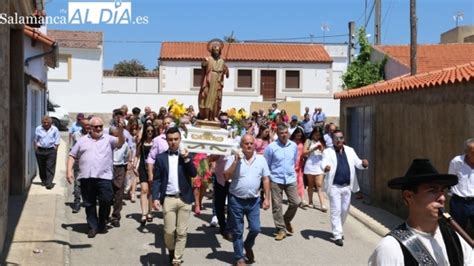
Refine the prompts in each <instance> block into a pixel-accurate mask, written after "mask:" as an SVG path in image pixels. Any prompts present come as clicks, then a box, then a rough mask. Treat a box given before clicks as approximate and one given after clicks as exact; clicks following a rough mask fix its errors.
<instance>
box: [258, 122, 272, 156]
mask: <svg viewBox="0 0 474 266" xmlns="http://www.w3.org/2000/svg"><path fill="white" fill-rule="evenodd" d="M270 142H272V139H271V137H270V128H269V127H268V126H267V125H260V127H259V128H258V135H257V137H256V138H255V144H254V145H255V151H256V152H257V154H263V151H264V150H265V148H266V147H267V146H268V144H270Z"/></svg>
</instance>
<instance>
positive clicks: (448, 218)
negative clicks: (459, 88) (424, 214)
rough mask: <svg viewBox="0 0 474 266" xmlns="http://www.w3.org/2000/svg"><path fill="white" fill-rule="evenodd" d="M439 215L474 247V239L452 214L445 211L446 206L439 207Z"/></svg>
mask: <svg viewBox="0 0 474 266" xmlns="http://www.w3.org/2000/svg"><path fill="white" fill-rule="evenodd" d="M438 210H439V215H440V216H441V217H442V218H443V219H445V220H446V221H447V222H448V224H449V226H451V228H453V230H454V231H456V232H457V233H458V234H459V235H460V236H461V237H462V238H463V239H464V240H466V242H467V243H468V244H469V245H470V246H471V248H474V240H472V238H471V237H470V236H469V235H468V234H467V233H466V231H464V229H462V227H461V226H460V225H459V224H458V223H457V222H456V221H455V220H454V219H453V217H451V215H450V214H449V213H447V212H444V208H439V209H438Z"/></svg>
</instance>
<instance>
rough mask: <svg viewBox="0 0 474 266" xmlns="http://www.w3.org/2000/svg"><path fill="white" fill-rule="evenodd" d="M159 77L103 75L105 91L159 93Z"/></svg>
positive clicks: (103, 89) (103, 88)
mask: <svg viewBox="0 0 474 266" xmlns="http://www.w3.org/2000/svg"><path fill="white" fill-rule="evenodd" d="M158 83H159V81H158V77H156V78H148V77H139V78H135V77H114V76H112V77H103V83H102V91H103V92H104V93H158Z"/></svg>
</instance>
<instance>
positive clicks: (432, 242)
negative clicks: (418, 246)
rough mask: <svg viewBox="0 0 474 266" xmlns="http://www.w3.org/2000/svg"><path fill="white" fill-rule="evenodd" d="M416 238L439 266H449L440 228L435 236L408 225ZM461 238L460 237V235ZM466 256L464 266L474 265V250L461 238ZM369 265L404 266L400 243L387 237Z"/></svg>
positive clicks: (378, 246)
mask: <svg viewBox="0 0 474 266" xmlns="http://www.w3.org/2000/svg"><path fill="white" fill-rule="evenodd" d="M407 228H408V229H409V230H411V231H412V232H413V233H414V234H415V235H416V237H417V238H418V239H419V240H420V241H421V243H422V244H423V246H425V248H426V250H427V251H428V252H429V253H430V255H431V256H432V257H433V259H435V260H436V262H437V263H438V265H449V260H448V255H447V254H448V253H447V251H446V245H445V244H444V240H443V235H442V234H441V230H440V229H439V227H438V228H437V229H436V231H435V232H434V234H430V233H425V232H421V231H419V230H416V229H414V228H411V227H410V226H408V225H407ZM458 237H459V235H458ZM459 240H460V241H461V247H462V251H463V256H464V265H473V263H474V261H473V254H472V252H473V251H472V248H471V247H470V246H469V244H468V243H467V242H466V241H464V239H462V238H461V237H459ZM368 263H369V265H404V257H403V252H402V249H401V247H400V243H399V242H398V241H397V240H396V239H395V238H394V237H393V236H390V235H388V236H385V237H384V238H382V240H381V241H380V243H379V244H378V245H377V247H376V248H375V250H374V253H372V255H371V256H370V258H369V262H368Z"/></svg>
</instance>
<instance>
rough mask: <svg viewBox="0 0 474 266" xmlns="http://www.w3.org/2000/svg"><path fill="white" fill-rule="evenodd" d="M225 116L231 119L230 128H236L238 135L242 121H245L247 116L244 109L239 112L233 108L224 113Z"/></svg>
mask: <svg viewBox="0 0 474 266" xmlns="http://www.w3.org/2000/svg"><path fill="white" fill-rule="evenodd" d="M226 113H227V115H228V116H229V118H230V119H231V121H230V126H231V127H233V128H237V132H238V134H240V132H241V131H242V120H244V119H247V117H248V116H249V114H248V113H247V112H246V111H245V109H244V108H240V109H239V110H237V109H235V108H230V109H228V110H227V111H226Z"/></svg>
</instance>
